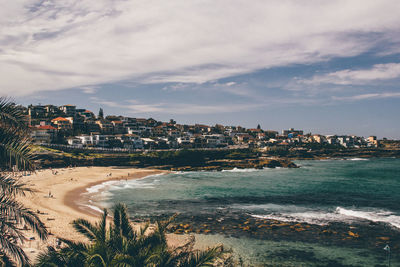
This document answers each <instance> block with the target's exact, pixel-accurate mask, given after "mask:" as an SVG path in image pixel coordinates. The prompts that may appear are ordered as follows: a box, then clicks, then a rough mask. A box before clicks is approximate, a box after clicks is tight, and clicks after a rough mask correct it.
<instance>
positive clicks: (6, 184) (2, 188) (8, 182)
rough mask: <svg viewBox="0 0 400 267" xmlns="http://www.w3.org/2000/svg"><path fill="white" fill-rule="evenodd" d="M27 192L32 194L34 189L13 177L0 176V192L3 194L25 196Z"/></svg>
mask: <svg viewBox="0 0 400 267" xmlns="http://www.w3.org/2000/svg"><path fill="white" fill-rule="evenodd" d="M27 191H29V192H32V189H30V188H29V187H26V185H25V184H24V183H21V182H19V181H18V180H16V179H15V178H13V177H11V176H6V175H1V174H0V192H2V193H3V194H8V195H12V196H15V195H17V194H18V195H22V196H24V195H25V192H27Z"/></svg>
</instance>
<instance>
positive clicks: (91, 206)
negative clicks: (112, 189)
mask: <svg viewBox="0 0 400 267" xmlns="http://www.w3.org/2000/svg"><path fill="white" fill-rule="evenodd" d="M81 206H84V207H87V208H89V209H91V210H94V211H96V212H100V213H103V210H102V209H100V208H99V207H97V206H93V205H88V204H81Z"/></svg>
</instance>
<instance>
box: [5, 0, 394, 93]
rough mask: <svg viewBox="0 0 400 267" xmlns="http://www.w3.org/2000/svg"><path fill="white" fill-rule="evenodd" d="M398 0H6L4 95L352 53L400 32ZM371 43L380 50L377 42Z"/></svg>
mask: <svg viewBox="0 0 400 267" xmlns="http://www.w3.org/2000/svg"><path fill="white" fill-rule="evenodd" d="M398 10H400V2H399V1H396V0H381V1H375V0H354V1H348V0H335V1H329V2H327V1H319V0H315V1H311V2H307V3H304V2H299V1H295V0H286V1H278V0H270V1H264V0H255V1H252V3H251V4H250V5H249V4H248V3H247V2H243V1H239V0H233V1H231V0H229V1H228V0H221V1H211V0H206V1H184V0H173V1H161V0H158V1H157V0H149V1H138V0H135V1H124V0H98V1H89V0H79V1H78V0H65V1H55V2H53V1H46V0H45V1H40V2H38V1H34V0H22V1H8V2H7V3H6V4H4V5H3V6H2V9H1V10H0V49H1V54H0V72H1V73H2V79H1V80H0V88H1V93H2V94H9V95H29V94H32V93H34V92H37V91H41V90H60V89H66V88H80V87H82V86H85V85H88V84H91V85H97V84H101V83H111V82H115V81H121V80H125V81H128V80H129V81H135V82H139V83H159V82H177V83H205V82H209V81H214V80H217V79H220V78H224V77H229V76H233V75H238V74H245V73H250V72H253V71H255V70H259V69H264V68H272V67H277V66H287V65H292V64H304V63H305V64H308V63H313V62H319V61H324V60H328V59H330V58H333V57H350V56H356V55H359V54H361V53H364V52H366V51H370V50H371V49H372V48H374V49H376V48H377V47H378V48H379V47H380V45H381V43H382V42H384V43H385V42H388V40H391V46H392V47H396V45H397V46H398V45H399V43H400V40H399V38H397V39H396V38H394V39H390V37H391V36H395V35H396V33H398V31H399V25H400V16H398ZM378 50H379V49H378Z"/></svg>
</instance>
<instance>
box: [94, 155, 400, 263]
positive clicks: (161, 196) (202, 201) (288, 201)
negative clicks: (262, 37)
mask: <svg viewBox="0 0 400 267" xmlns="http://www.w3.org/2000/svg"><path fill="white" fill-rule="evenodd" d="M296 163H297V164H298V165H300V166H301V168H298V169H284V168H277V169H265V170H231V171H223V172H183V173H174V174H168V175H163V176H150V177H147V178H144V179H140V180H131V181H122V182H117V183H114V184H112V185H108V187H107V190H106V191H103V192H102V193H100V194H98V195H97V198H96V199H94V201H97V202H98V204H99V205H102V206H111V205H112V204H113V203H117V202H124V203H126V204H127V205H128V208H129V211H130V213H131V215H133V216H136V217H138V216H139V217H154V216H166V215H171V214H174V213H180V214H182V215H183V216H184V217H186V218H190V217H191V216H194V217H197V216H203V217H205V218H206V217H207V216H215V215H216V214H218V216H220V217H221V220H226V221H228V220H229V219H230V218H238V217H239V218H240V217H241V216H243V217H244V216H251V217H252V218H254V219H255V220H263V219H276V220H279V221H286V222H305V223H309V224H313V225H328V224H330V223H343V224H349V225H351V224H354V223H362V222H375V223H379V224H382V225H383V226H384V227H388V228H390V229H393V230H396V231H397V230H398V229H400V205H399V203H400V159H368V160H363V159H347V160H324V161H297V162H296ZM194 217H192V218H194ZM199 236H201V237H202V238H201V239H203V240H204V242H223V243H227V244H229V246H232V247H233V248H234V249H235V248H236V250H237V251H238V253H241V254H244V255H258V256H252V257H249V259H248V260H249V262H251V264H256V262H258V263H263V264H270V265H271V266H277V262H281V263H282V262H286V263H285V265H282V266H310V264H311V262H313V260H315V258H319V259H325V260H326V261H325V262H328V263H329V260H333V259H336V260H337V261H338V262H340V264H342V266H368V265H370V266H374V265H379V264H383V263H382V261H384V260H385V251H383V250H382V255H380V252H379V250H377V251H378V252H376V251H375V252H374V253H375V254H377V255H376V257H372V256H371V255H368V254H365V253H362V252H360V251H359V250H362V249H363V248H362V247H361V248H360V247H357V249H356V248H348V249H344V248H342V247H340V246H336V247H335V246H328V247H326V246H325V245H322V244H318V242H311V240H310V242H309V243H308V242H305V241H304V240H302V241H301V242H296V240H289V241H288V240H286V241H285V242H283V241H282V242H278V243H279V244H280V245H279V246H278V245H277V244H278V243H276V241H271V240H260V239H254V238H249V237H239V238H238V237H235V238H234V237H229V236H226V235H225V236H224V235H213V236H211V235H208V236H205V235H199ZM207 240H208V241H207ZM235 240H236V242H235ZM243 242H244V243H245V244H247V245H244V246H243ZM271 242H272V243H271ZM235 244H236V245H235ZM239 244H242V245H239ZM272 247H274V248H276V247H278V248H281V250H282V253H284V252H285V251H286V252H287V253H288V255H295V254H296V251H297V252H298V251H299V248H302V249H303V250H302V251H303V252H305V251H309V253H310V254H309V256H310V257H309V259H307V258H306V259H298V258H296V257H295V256H294V257H289V256H288V257H286V258H285V259H289V260H285V261H283V259H282V255H285V254H282V253H281V254H279V253H273V251H275V250H276V249H272ZM291 247H292V248H293V250H291V249H290V248H291ZM283 248H284V249H283ZM246 249H247V251H246ZM257 251H258V252H257ZM266 251H267V252H266ZM310 251H311V252H310ZM324 251H325V252H324ZM345 251H347V252H346V253H345ZM256 252H257V253H256ZM328 252H329V253H328ZM395 252H396V251H393V253H395ZM303 256H304V255H303ZM283 258H284V257H283ZM274 260H276V261H274ZM302 261H303V262H302ZM291 264H294V265H291ZM296 264H297V265H296ZM302 264H303V265H302ZM366 264H367V265H366ZM320 266H321V265H320ZM322 266H325V265H322ZM326 266H328V265H326ZM332 266H334V265H332ZM337 266H339V265H337ZM383 266H385V265H383Z"/></svg>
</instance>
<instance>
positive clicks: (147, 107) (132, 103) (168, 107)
mask: <svg viewBox="0 0 400 267" xmlns="http://www.w3.org/2000/svg"><path fill="white" fill-rule="evenodd" d="M91 100H92V101H93V102H95V103H97V104H101V105H105V106H109V107H118V108H122V109H123V110H125V111H126V112H128V113H132V114H157V113H158V114H160V113H162V114H165V113H168V114H214V113H229V112H240V111H246V110H254V109H257V108H260V107H261V106H262V105H261V104H259V103H258V104H254V103H239V104H230V103H228V104H218V105H210V104H206V105H201V104H191V103H156V104H154V103H140V102H139V101H137V100H128V101H126V102H124V103H117V102H114V101H108V100H104V99H100V98H97V97H92V98H91Z"/></svg>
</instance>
